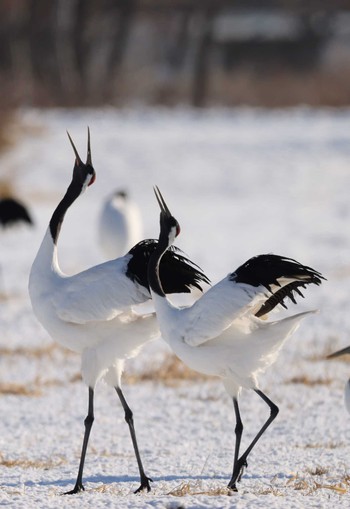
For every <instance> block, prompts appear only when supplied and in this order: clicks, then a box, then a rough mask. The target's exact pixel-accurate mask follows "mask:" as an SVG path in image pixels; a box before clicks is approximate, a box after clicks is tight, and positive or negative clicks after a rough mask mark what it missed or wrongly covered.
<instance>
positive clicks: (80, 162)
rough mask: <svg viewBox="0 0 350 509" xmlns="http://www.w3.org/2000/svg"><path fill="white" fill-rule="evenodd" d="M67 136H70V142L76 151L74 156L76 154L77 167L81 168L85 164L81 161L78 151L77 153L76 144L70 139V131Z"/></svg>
mask: <svg viewBox="0 0 350 509" xmlns="http://www.w3.org/2000/svg"><path fill="white" fill-rule="evenodd" d="M67 134H68V138H69V141H70V143H71V145H72V147H73V150H74V154H75V163H76V165H77V166H79V165H80V164H83V162H82V160H81V159H80V156H79V154H78V151H77V149H76V148H75V145H74V143H73V140H72V138H71V137H70V134H69V132H68V131H67Z"/></svg>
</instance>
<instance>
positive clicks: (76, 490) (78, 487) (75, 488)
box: [62, 483, 85, 495]
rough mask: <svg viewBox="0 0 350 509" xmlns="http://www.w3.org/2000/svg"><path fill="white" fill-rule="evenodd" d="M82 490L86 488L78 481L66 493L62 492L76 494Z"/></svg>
mask: <svg viewBox="0 0 350 509" xmlns="http://www.w3.org/2000/svg"><path fill="white" fill-rule="evenodd" d="M81 491H85V488H84V486H83V485H82V484H81V483H77V484H76V485H75V486H74V488H73V489H72V490H70V491H66V492H65V493H62V495H75V494H76V493H80V492H81Z"/></svg>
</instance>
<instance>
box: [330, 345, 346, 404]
mask: <svg viewBox="0 0 350 509" xmlns="http://www.w3.org/2000/svg"><path fill="white" fill-rule="evenodd" d="M347 353H350V346H347V347H345V348H342V350H338V351H337V352H334V353H332V354H331V355H328V357H327V358H328V359H334V358H335V357H340V356H341V355H345V354H347ZM344 401H345V406H346V409H347V411H348V412H349V413H350V379H349V380H348V381H347V382H346V384H345V390H344Z"/></svg>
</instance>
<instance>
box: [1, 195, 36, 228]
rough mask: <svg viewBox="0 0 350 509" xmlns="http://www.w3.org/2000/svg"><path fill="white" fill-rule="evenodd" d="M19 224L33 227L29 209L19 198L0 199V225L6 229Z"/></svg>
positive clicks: (7, 197)
mask: <svg viewBox="0 0 350 509" xmlns="http://www.w3.org/2000/svg"><path fill="white" fill-rule="evenodd" d="M19 223H26V224H29V225H33V220H32V218H31V216H30V214H29V211H28V209H27V207H26V206H25V205H24V204H23V203H22V202H21V201H19V200H18V199H17V198H13V197H11V196H5V197H3V198H0V224H1V225H2V226H3V227H4V228H9V227H11V226H14V225H17V224H19Z"/></svg>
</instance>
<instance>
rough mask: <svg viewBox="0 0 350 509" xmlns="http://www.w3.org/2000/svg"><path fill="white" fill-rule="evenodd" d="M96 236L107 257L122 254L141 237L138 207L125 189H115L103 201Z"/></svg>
mask: <svg viewBox="0 0 350 509" xmlns="http://www.w3.org/2000/svg"><path fill="white" fill-rule="evenodd" d="M98 236H99V243H100V246H101V249H102V251H103V253H104V255H105V257H106V258H107V259H112V258H117V257H118V256H122V255H124V254H125V253H126V252H127V251H128V250H129V249H130V248H131V247H132V246H134V245H135V244H136V243H137V242H139V241H140V240H141V239H142V238H143V227H142V217H141V212H140V209H139V207H138V206H137V205H136V203H135V202H134V201H132V200H130V198H129V196H128V194H127V192H126V191H124V190H118V191H115V192H114V193H113V194H112V195H111V196H109V197H108V198H107V200H106V201H105V203H104V205H103V208H102V212H101V214H100V220H99V223H98Z"/></svg>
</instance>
